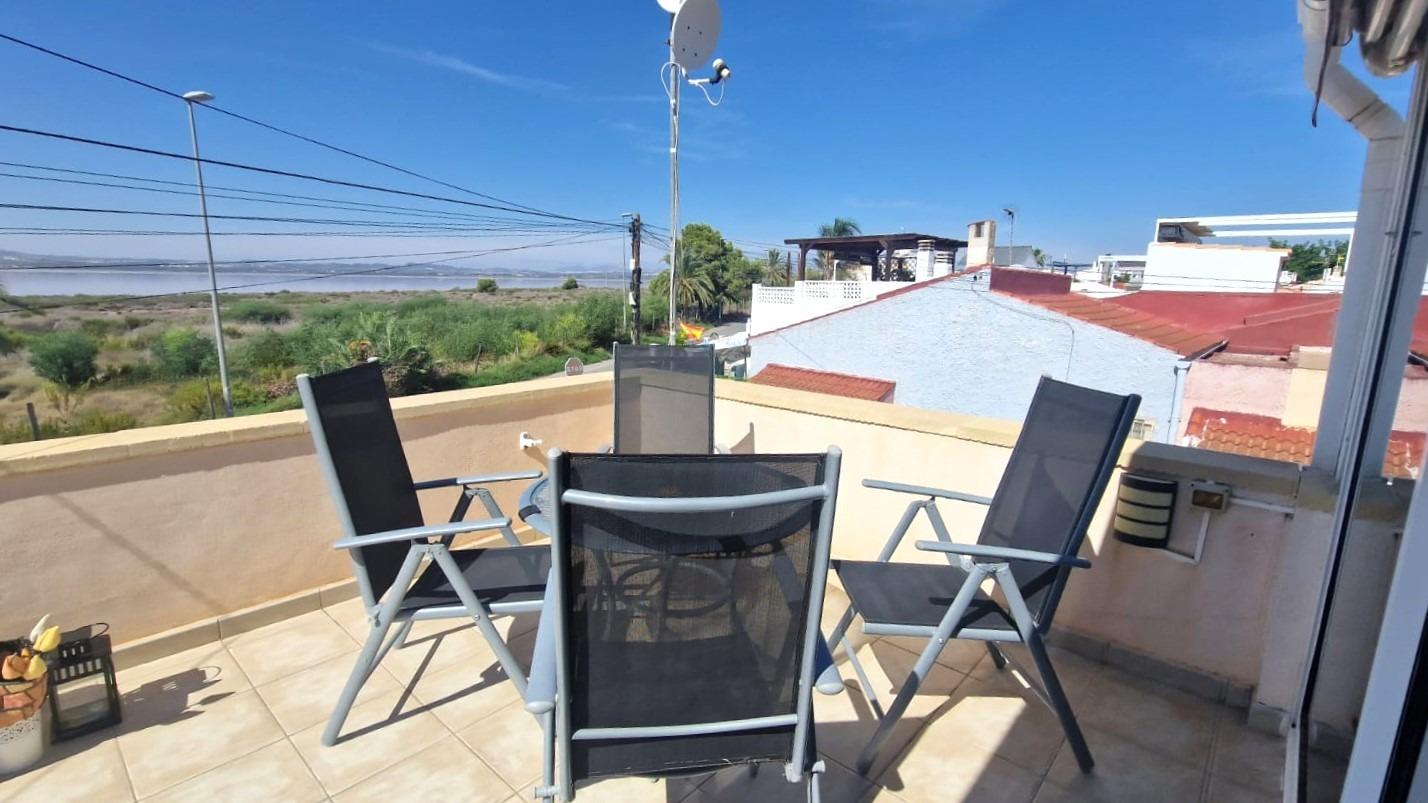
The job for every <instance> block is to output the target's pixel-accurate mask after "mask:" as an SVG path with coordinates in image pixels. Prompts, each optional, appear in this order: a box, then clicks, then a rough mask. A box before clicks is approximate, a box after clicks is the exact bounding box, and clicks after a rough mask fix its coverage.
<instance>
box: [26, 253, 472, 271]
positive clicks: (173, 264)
mask: <svg viewBox="0 0 1428 803" xmlns="http://www.w3.org/2000/svg"><path fill="white" fill-rule="evenodd" d="M469 253H471V251H470V250H469V249H463V250H460V251H418V252H416V253H413V254H358V255H355V256H340V257H294V258H290V259H234V260H228V261H226V262H217V263H215V264H217V265H277V264H282V263H304V262H311V263H321V262H351V261H354V260H359V259H406V258H408V257H430V256H448V255H451V254H469ZM179 266H191V267H195V268H201V267H203V265H202V264H201V263H198V262H181V261H169V262H92V263H89V264H78V265H30V266H27V267H23V268H4V270H92V269H98V268H170V267H179Z"/></svg>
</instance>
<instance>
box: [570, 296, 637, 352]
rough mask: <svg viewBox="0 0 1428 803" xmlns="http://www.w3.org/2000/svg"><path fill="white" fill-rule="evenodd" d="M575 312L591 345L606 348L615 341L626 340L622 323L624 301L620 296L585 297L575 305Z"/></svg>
mask: <svg viewBox="0 0 1428 803" xmlns="http://www.w3.org/2000/svg"><path fill="white" fill-rule="evenodd" d="M575 311H576V313H577V314H578V315H579V316H580V320H582V321H583V322H584V323H585V335H586V337H587V339H588V340H589V341H590V342H591V343H594V344H595V345H597V346H602V347H606V348H608V347H609V345H610V344H611V343H614V342H615V341H616V340H625V339H626V337H627V335H626V332H625V325H624V323H623V320H624V316H625V299H624V297H623V295H622V294H620V293H599V294H597V295H590V296H586V297H585V298H582V299H580V302H579V303H578V304H576V305H575Z"/></svg>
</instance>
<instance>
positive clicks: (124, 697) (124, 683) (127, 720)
mask: <svg viewBox="0 0 1428 803" xmlns="http://www.w3.org/2000/svg"><path fill="white" fill-rule="evenodd" d="M116 680H117V681H118V683H119V690H120V694H121V705H122V706H123V709H124V726H123V730H125V731H129V730H137V729H139V728H144V727H149V726H152V725H160V724H167V723H171V722H176V721H178V720H180V719H185V718H188V717H191V716H194V715H195V714H196V713H198V712H199V711H202V710H203V709H204V708H206V707H208V706H211V705H213V704H214V703H217V702H218V701H220V700H223V699H226V698H228V697H231V696H233V695H234V694H237V693H239V692H244V691H247V690H249V689H251V688H253V684H252V683H251V682H250V681H249V679H248V676H247V675H246V674H245V673H244V672H243V669H242V667H240V666H239V664H238V661H237V660H236V659H234V657H233V656H232V655H231V654H229V652H228V650H227V648H226V647H224V646H223V644H222V643H221V642H217V641H215V642H213V643H212V644H205V645H203V646H201V647H195V648H193V649H190V650H184V651H182V652H178V653H174V654H173V655H170V656H167V657H165V658H161V659H159V660H157V661H151V662H149V663H147V664H140V665H139V666H136V667H134V668H133V669H126V670H124V671H123V672H120V673H118V675H117V676H116Z"/></svg>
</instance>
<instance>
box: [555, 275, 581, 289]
mask: <svg viewBox="0 0 1428 803" xmlns="http://www.w3.org/2000/svg"><path fill="white" fill-rule="evenodd" d="M579 287H580V282H577V281H575V277H574V276H566V277H565V281H563V282H561V283H560V289H562V290H575V289H578V288H579Z"/></svg>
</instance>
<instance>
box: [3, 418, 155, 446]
mask: <svg viewBox="0 0 1428 803" xmlns="http://www.w3.org/2000/svg"><path fill="white" fill-rule="evenodd" d="M136 426H138V422H137V421H135V420H134V416H132V415H129V414H128V413H101V412H98V411H90V412H87V413H84V414H83V415H81V416H78V417H77V418H75V419H74V420H72V421H70V422H68V423H65V422H62V421H58V420H55V419H43V420H41V421H40V437H42V438H68V437H71V436H74V435H98V434H99V433H101V432H116V431H118V430H121V429H133V428H134V427H136ZM33 438H34V434H33V433H32V432H31V431H30V422H29V421H28V420H26V419H25V418H23V417H20V418H17V419H14V420H13V421H0V443H21V442H24V441H28V440H32V439H33Z"/></svg>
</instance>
